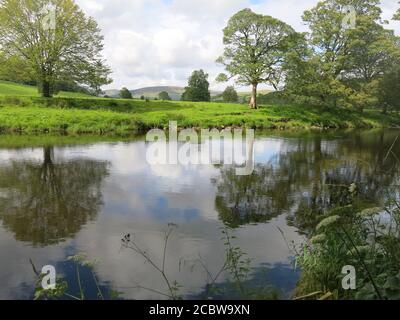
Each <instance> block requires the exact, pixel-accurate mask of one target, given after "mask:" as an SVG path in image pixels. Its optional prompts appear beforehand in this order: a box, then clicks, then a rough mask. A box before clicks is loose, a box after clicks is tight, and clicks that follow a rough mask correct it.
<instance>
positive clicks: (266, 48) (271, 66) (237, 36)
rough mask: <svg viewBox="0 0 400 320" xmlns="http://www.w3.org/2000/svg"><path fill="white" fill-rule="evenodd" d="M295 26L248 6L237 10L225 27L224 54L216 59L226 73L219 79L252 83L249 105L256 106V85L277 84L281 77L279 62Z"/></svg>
mask: <svg viewBox="0 0 400 320" xmlns="http://www.w3.org/2000/svg"><path fill="white" fill-rule="evenodd" d="M294 33H295V32H294V30H293V29H292V28H291V27H290V26H289V25H287V24H286V23H284V22H282V21H280V20H278V19H275V18H273V17H270V16H264V15H261V14H256V13H254V12H252V11H251V10H250V9H244V10H242V11H239V12H238V13H236V14H235V15H234V16H233V17H232V18H231V19H230V20H229V22H228V25H227V27H226V28H225V29H224V39H223V41H224V45H225V50H224V53H223V55H222V56H221V57H220V58H219V59H218V60H217V62H218V63H221V64H223V65H224V66H225V69H226V71H227V72H228V73H229V75H225V74H220V75H219V76H218V78H217V80H219V81H226V80H228V79H229V78H235V80H236V82H237V83H238V84H242V85H251V86H252V95H251V101H250V107H251V108H253V109H256V108H257V88H258V85H259V84H261V83H267V84H270V85H272V86H274V87H275V88H277V86H278V84H279V82H280V81H281V78H282V69H281V65H282V62H283V58H284V56H285V52H286V50H287V49H288V47H289V43H290V41H289V40H290V39H291V36H292V35H293V34H294Z"/></svg>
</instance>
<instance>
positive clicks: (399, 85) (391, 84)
mask: <svg viewBox="0 0 400 320" xmlns="http://www.w3.org/2000/svg"><path fill="white" fill-rule="evenodd" d="M377 95H378V100H379V103H380V104H381V105H382V108H383V112H384V113H386V112H387V111H388V110H400V67H399V65H394V66H392V68H391V70H388V71H387V72H386V73H385V74H384V75H383V77H382V78H381V79H380V81H379V83H378V90H377Z"/></svg>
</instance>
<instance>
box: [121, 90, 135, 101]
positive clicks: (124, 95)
mask: <svg viewBox="0 0 400 320" xmlns="http://www.w3.org/2000/svg"><path fill="white" fill-rule="evenodd" d="M119 96H120V97H121V98H122V99H132V98H133V97H132V92H130V91H129V90H128V89H127V88H125V87H124V88H122V89H121V91H120V92H119Z"/></svg>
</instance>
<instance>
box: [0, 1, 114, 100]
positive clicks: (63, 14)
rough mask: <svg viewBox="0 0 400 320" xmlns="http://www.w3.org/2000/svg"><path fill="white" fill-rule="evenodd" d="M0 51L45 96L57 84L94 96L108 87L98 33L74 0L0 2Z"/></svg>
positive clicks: (92, 20)
mask: <svg viewBox="0 0 400 320" xmlns="http://www.w3.org/2000/svg"><path fill="white" fill-rule="evenodd" d="M0 47H1V48H2V51H3V52H4V54H5V55H6V57H7V58H10V57H15V59H21V60H22V61H23V62H24V63H25V64H27V66H28V68H27V70H28V71H29V73H30V74H31V76H32V77H33V78H34V79H36V80H37V83H38V84H39V89H40V91H41V92H42V95H43V96H44V97H51V96H52V94H53V92H52V91H53V88H54V84H55V83H56V81H58V80H63V81H66V80H71V81H76V82H77V83H79V84H84V85H87V86H88V87H90V88H91V89H92V90H93V91H95V92H100V86H101V85H104V84H109V83H111V79H110V78H109V75H110V73H111V71H110V69H109V68H108V67H107V66H106V65H105V62H104V60H103V58H102V56H101V52H102V50H103V36H102V35H101V33H100V29H99V27H98V25H97V23H96V21H95V20H94V19H93V18H91V17H87V16H86V15H85V14H84V13H83V11H82V10H80V8H79V7H78V5H76V4H75V2H74V1H73V0H39V1H38V0H2V1H0Z"/></svg>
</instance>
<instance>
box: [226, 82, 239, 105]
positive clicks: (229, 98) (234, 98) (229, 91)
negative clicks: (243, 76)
mask: <svg viewBox="0 0 400 320" xmlns="http://www.w3.org/2000/svg"><path fill="white" fill-rule="evenodd" d="M222 99H223V100H224V101H225V102H238V100H239V96H238V93H237V92H236V90H235V88H234V87H233V86H228V87H226V89H225V90H224V92H223V93H222Z"/></svg>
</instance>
